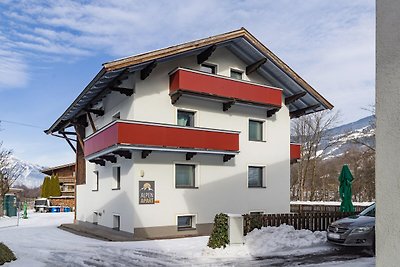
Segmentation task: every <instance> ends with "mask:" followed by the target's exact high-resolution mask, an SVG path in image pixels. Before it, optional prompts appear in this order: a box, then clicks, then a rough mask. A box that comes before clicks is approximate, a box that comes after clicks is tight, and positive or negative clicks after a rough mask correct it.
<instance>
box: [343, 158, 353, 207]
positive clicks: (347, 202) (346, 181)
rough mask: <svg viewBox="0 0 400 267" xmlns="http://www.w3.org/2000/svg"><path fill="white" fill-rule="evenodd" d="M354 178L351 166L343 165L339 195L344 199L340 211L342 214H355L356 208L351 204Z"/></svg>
mask: <svg viewBox="0 0 400 267" xmlns="http://www.w3.org/2000/svg"><path fill="white" fill-rule="evenodd" d="M353 180H354V178H353V175H352V174H351V172H350V169H349V166H347V165H343V168H342V172H341V173H340V176H339V182H340V185H339V194H340V198H341V199H342V204H340V211H342V212H354V206H353V203H352V202H351V195H352V193H351V184H352V182H353Z"/></svg>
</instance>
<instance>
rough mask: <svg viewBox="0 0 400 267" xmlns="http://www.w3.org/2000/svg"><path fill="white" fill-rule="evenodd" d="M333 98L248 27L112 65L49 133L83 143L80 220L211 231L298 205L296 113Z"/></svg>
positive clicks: (158, 230)
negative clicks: (225, 218) (230, 218)
mask: <svg viewBox="0 0 400 267" xmlns="http://www.w3.org/2000/svg"><path fill="white" fill-rule="evenodd" d="M332 107H333V106H332V105H331V104H330V103H329V102H328V101H327V100H325V99H324V98H323V97H322V96H321V95H320V94H318V93H317V92H316V91H315V90H314V89H313V88H312V87H311V86H310V85H309V84H307V83H306V82H305V81H304V80H303V79H302V78H301V77H300V76H298V75H297V74H296V73H295V72H294V71H293V70H292V69H290V68H289V67H288V66H287V65H286V64H285V63H283V62H282V61H281V60H280V59H279V58H278V57H277V56H276V55H274V54H273V53H272V52H271V51H270V50H268V49H267V48H266V47H265V46H264V45H263V44H262V43H260V42H259V41H258V40H257V39H256V38H255V37H254V36H252V35H251V34H250V33H249V32H248V31H247V30H245V29H243V28H242V29H239V30H236V31H233V32H228V33H224V34H221V35H216V36H213V37H209V38H205V39H201V40H197V41H193V42H189V43H185V44H180V45H177V46H172V47H169V48H165V49H161V50H156V51H152V52H149V53H145V54H140V55H136V56H131V57H127V58H123V59H120V60H116V61H112V62H108V63H105V64H104V65H103V68H102V69H101V70H100V72H99V73H98V74H97V75H96V76H95V77H94V78H93V80H92V81H91V82H90V83H89V84H88V85H87V87H86V88H85V89H84V90H83V92H82V93H81V94H80V95H79V96H78V98H77V99H76V100H75V101H74V102H73V103H72V104H71V105H70V107H69V108H68V109H67V110H66V111H65V112H64V113H63V114H62V115H61V117H60V118H59V119H57V121H56V122H55V123H54V124H53V125H52V126H51V127H50V128H49V129H48V130H47V131H46V133H48V134H57V135H58V134H60V135H58V136H64V137H66V140H67V141H68V143H69V145H70V146H71V148H72V149H73V150H74V151H76V154H77V208H76V219H77V220H78V221H79V222H91V223H96V224H99V225H103V226H107V227H112V228H114V229H117V230H122V231H126V232H130V233H134V234H135V236H146V237H166V236H182V235H192V234H208V233H210V230H211V226H212V222H213V219H214V216H215V214H217V213H220V212H225V213H237V214H244V213H250V212H257V213H285V212H289V211H290V205H289V200H290V196H289V187H290V161H291V160H294V159H296V158H298V157H299V154H300V153H299V146H298V145H293V146H291V145H290V118H294V117H299V116H302V115H304V114H308V113H312V112H316V111H320V110H324V109H331V108H332ZM71 129H73V131H72V130H71ZM75 137H76V147H75V146H74V144H73V141H75V140H74V138H75ZM291 148H293V149H292V150H291Z"/></svg>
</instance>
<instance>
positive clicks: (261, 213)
mask: <svg viewBox="0 0 400 267" xmlns="http://www.w3.org/2000/svg"><path fill="white" fill-rule="evenodd" d="M249 213H250V215H264V214H265V212H264V211H262V210H257V211H250V212H249Z"/></svg>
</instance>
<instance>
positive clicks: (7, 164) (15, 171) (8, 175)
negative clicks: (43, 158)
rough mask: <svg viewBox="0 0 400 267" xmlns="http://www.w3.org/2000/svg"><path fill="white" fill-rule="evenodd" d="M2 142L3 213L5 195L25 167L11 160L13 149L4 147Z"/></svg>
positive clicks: (0, 180) (0, 202)
mask: <svg viewBox="0 0 400 267" xmlns="http://www.w3.org/2000/svg"><path fill="white" fill-rule="evenodd" d="M2 145H3V144H2V142H0V215H2V214H3V200H4V196H5V195H6V194H7V193H8V192H9V191H10V188H11V186H12V185H13V184H14V183H15V181H16V180H17V179H18V178H19V177H20V176H21V174H22V172H23V169H22V168H21V167H20V166H19V165H17V164H15V163H14V162H13V161H12V160H11V156H12V151H11V150H8V149H5V148H2Z"/></svg>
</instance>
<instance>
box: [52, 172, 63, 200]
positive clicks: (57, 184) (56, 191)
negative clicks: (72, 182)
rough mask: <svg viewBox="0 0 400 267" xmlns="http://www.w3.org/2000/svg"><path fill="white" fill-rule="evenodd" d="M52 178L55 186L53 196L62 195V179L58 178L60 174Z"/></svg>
mask: <svg viewBox="0 0 400 267" xmlns="http://www.w3.org/2000/svg"><path fill="white" fill-rule="evenodd" d="M52 179H53V180H54V181H53V183H54V185H53V186H54V188H53V195H52V196H53V197H59V196H61V189H60V180H59V179H58V175H55V176H53V177H52Z"/></svg>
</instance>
